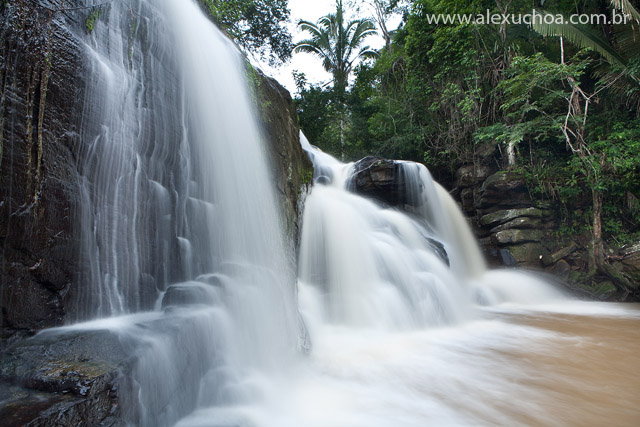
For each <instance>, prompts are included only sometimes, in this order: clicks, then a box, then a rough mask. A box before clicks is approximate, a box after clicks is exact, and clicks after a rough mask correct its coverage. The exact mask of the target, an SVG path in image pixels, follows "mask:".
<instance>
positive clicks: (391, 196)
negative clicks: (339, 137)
mask: <svg viewBox="0 0 640 427" xmlns="http://www.w3.org/2000/svg"><path fill="white" fill-rule="evenodd" d="M402 168H403V164H402V162H398V161H396V160H389V159H383V158H382V157H376V156H368V157H365V158H364V159H362V160H359V161H357V162H356V163H355V164H354V166H353V175H352V176H351V178H350V180H349V182H348V184H347V186H348V188H349V189H350V190H351V191H353V192H354V193H358V194H361V195H363V196H366V197H369V198H371V199H375V200H377V201H379V202H382V203H384V204H386V205H389V206H403V205H408V206H418V204H419V201H418V200H416V199H415V198H414V197H412V195H411V192H410V191H408V190H409V189H408V187H407V182H406V180H405V179H404V174H403V171H402Z"/></svg>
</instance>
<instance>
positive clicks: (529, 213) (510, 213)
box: [480, 207, 549, 227]
mask: <svg viewBox="0 0 640 427" xmlns="http://www.w3.org/2000/svg"><path fill="white" fill-rule="evenodd" d="M547 216H549V212H546V211H543V210H541V209H538V208H534V207H529V208H521V209H505V210H500V211H496V212H492V213H490V214H487V215H484V216H483V217H481V218H480V224H482V225H483V226H485V227H494V226H496V225H500V224H504V223H506V222H508V221H511V220H513V219H516V218H519V217H528V218H544V217H547Z"/></svg>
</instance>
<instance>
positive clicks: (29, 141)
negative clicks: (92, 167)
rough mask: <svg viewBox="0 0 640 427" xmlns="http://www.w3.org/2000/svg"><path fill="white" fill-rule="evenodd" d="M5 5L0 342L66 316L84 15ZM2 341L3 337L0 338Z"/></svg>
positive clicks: (18, 0) (48, 5) (48, 4)
mask: <svg viewBox="0 0 640 427" xmlns="http://www.w3.org/2000/svg"><path fill="white" fill-rule="evenodd" d="M2 4H3V6H1V7H0V34H1V35H0V40H2V43H1V44H0V245H1V246H2V262H1V264H0V305H1V306H2V307H1V308H2V318H1V320H0V322H1V324H0V331H1V332H0V333H1V336H0V342H1V341H3V340H7V339H9V338H10V337H12V336H19V335H24V334H29V333H33V332H34V331H36V330H38V329H41V328H45V327H49V326H53V325H57V324H60V323H61V322H62V321H63V319H64V317H65V306H66V296H67V295H68V291H69V289H70V287H71V286H72V283H73V281H74V276H75V272H76V269H77V265H76V264H77V262H76V259H77V254H76V252H75V250H76V244H75V241H74V236H73V220H72V212H73V211H74V205H75V203H76V202H77V200H78V198H79V184H78V172H77V169H76V167H75V158H76V155H77V149H78V147H77V134H76V125H75V123H76V120H75V117H74V114H75V113H76V106H77V103H78V101H79V100H80V99H82V93H81V88H82V87H83V84H82V76H83V73H82V64H81V59H80V55H79V49H80V48H79V46H78V42H77V40H76V38H75V37H74V35H73V34H72V33H71V32H70V30H69V28H73V27H78V26H80V25H82V23H81V17H80V16H81V14H80V13H78V11H72V10H60V9H62V8H63V4H65V5H66V4H67V3H66V2H64V1H63V0H41V1H39V2H34V1H26V0H15V1H10V2H3V3H2ZM0 348H1V346H0Z"/></svg>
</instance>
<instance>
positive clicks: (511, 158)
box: [507, 141, 516, 169]
mask: <svg viewBox="0 0 640 427" xmlns="http://www.w3.org/2000/svg"><path fill="white" fill-rule="evenodd" d="M515 165H516V143H515V142H513V141H509V143H508V144H507V169H513V168H514V167H515Z"/></svg>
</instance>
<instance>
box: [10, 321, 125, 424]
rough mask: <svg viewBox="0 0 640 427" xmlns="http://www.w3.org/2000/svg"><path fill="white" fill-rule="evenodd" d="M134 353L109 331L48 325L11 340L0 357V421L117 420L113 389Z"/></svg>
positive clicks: (116, 403)
mask: <svg viewBox="0 0 640 427" xmlns="http://www.w3.org/2000/svg"><path fill="white" fill-rule="evenodd" d="M133 354H134V352H133V351H131V348H130V346H129V345H128V344H127V343H126V342H125V341H124V340H123V338H122V337H120V336H117V335H116V334H114V333H113V332H110V331H107V330H89V331H86V330H85V331H74V330H67V331H64V330H62V331H60V330H48V331H45V332H44V333H40V334H38V335H36V336H34V337H32V338H29V339H26V340H23V341H21V342H18V343H15V344H14V345H12V346H10V347H9V348H8V349H7V350H6V352H5V353H4V355H3V357H2V359H0V390H4V392H2V393H0V419H2V420H3V425H4V426H11V425H16V426H17V425H42V426H45V425H59V426H76V425H98V424H100V423H102V422H103V421H105V420H107V419H108V418H111V419H112V422H110V423H107V424H108V425H116V424H118V423H119V421H118V414H119V403H118V398H117V390H118V388H119V387H120V384H121V381H122V378H123V377H122V373H123V372H124V371H127V370H128V369H130V366H132V364H133V361H134V359H133ZM103 425H105V424H103Z"/></svg>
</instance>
